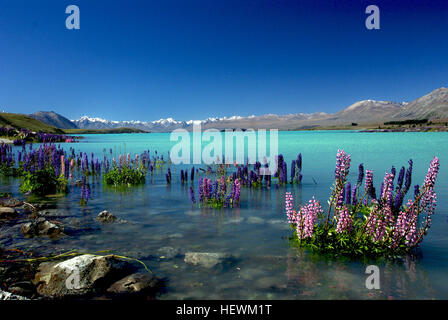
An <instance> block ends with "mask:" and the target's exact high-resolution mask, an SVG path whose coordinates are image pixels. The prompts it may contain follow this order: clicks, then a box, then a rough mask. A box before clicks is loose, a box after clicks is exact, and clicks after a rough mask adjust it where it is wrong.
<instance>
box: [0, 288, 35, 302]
mask: <svg viewBox="0 0 448 320" xmlns="http://www.w3.org/2000/svg"><path fill="white" fill-rule="evenodd" d="M0 300H29V299H28V298H25V297H22V296H19V295H16V294H12V293H11V292H6V291H3V290H0Z"/></svg>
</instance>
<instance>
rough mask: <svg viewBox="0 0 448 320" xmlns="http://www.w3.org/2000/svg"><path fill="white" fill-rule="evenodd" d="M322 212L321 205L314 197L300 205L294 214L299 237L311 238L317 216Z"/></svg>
mask: <svg viewBox="0 0 448 320" xmlns="http://www.w3.org/2000/svg"><path fill="white" fill-rule="evenodd" d="M322 212H323V210H322V207H321V205H320V203H319V201H317V200H316V199H314V197H313V198H312V199H311V200H310V201H309V203H308V204H307V205H305V206H302V207H301V208H300V210H299V212H297V214H296V224H297V225H296V231H297V236H298V238H299V239H301V240H302V239H304V238H311V237H312V236H313V232H314V225H315V223H316V222H317V217H318V215H319V214H321V213H322Z"/></svg>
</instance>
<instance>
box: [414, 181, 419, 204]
mask: <svg viewBox="0 0 448 320" xmlns="http://www.w3.org/2000/svg"><path fill="white" fill-rule="evenodd" d="M419 195H420V187H419V185H418V184H416V185H415V186H414V200H417V197H418V196H419Z"/></svg>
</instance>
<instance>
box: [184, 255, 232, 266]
mask: <svg viewBox="0 0 448 320" xmlns="http://www.w3.org/2000/svg"><path fill="white" fill-rule="evenodd" d="M230 258H231V256H230V255H228V254H225V253H215V252H187V253H185V259H184V261H185V263H188V264H191V265H194V266H201V267H204V268H207V269H210V268H213V267H215V266H216V265H218V264H220V263H222V262H224V261H225V260H227V259H230Z"/></svg>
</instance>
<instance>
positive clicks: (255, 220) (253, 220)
mask: <svg viewBox="0 0 448 320" xmlns="http://www.w3.org/2000/svg"><path fill="white" fill-rule="evenodd" d="M247 222H248V223H253V224H262V223H264V222H265V221H264V219H263V218H260V217H249V218H247Z"/></svg>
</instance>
